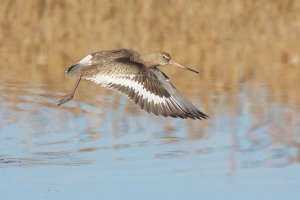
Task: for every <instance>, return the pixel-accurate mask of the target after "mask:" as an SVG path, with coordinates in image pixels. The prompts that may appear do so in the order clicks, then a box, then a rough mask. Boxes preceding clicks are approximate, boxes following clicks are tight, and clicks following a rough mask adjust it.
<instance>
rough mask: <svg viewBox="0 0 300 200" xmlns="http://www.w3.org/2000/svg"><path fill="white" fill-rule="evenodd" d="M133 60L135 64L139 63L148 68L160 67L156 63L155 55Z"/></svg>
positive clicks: (135, 57) (136, 57)
mask: <svg viewBox="0 0 300 200" xmlns="http://www.w3.org/2000/svg"><path fill="white" fill-rule="evenodd" d="M133 60H134V61H135V62H139V63H142V64H144V65H145V66H146V67H154V66H158V65H159V64H158V63H157V62H156V61H155V58H154V55H153V54H149V55H138V56H134V57H133Z"/></svg>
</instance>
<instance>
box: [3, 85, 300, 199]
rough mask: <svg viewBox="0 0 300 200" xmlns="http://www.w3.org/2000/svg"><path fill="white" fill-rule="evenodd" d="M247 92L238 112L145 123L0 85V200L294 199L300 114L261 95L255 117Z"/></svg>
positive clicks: (130, 109) (99, 101)
mask: <svg viewBox="0 0 300 200" xmlns="http://www.w3.org/2000/svg"><path fill="white" fill-rule="evenodd" d="M249 87H250V86H249V85H241V86H240V88H241V89H240V91H239V93H238V94H236V96H237V98H238V104H239V109H238V112H231V111H230V107H228V105H226V104H223V103H219V104H216V106H215V107H213V108H211V109H210V111H211V113H209V115H210V118H209V120H206V121H194V120H181V119H171V118H167V119H165V118H162V117H155V116H151V115H149V114H147V113H144V112H142V111H139V110H138V109H137V108H136V107H135V106H134V105H133V103H131V102H128V100H127V99H126V98H125V97H123V96H121V95H118V94H116V93H113V92H112V93H109V95H99V96H97V98H96V99H91V98H88V97H86V98H85V97H82V98H83V99H84V101H80V100H76V99H74V100H73V101H72V102H69V103H67V104H66V105H64V106H62V107H59V108H58V107H56V106H55V102H56V101H57V99H58V98H59V96H60V95H63V93H60V92H61V91H58V90H50V89H48V88H47V87H46V86H45V85H43V84H41V83H36V82H26V83H2V84H1V86H0V92H1V93H0V106H1V111H0V120H1V122H0V177H1V178H0V196H1V198H0V199H9V200H14V199H74V200H76V199H78V200H79V199H178V200H179V199H251V200H252V199H273V200H276V199H297V198H298V197H299V195H300V192H299V187H300V167H299V162H300V147H299V146H300V145H299V142H300V141H299V136H300V135H299V134H300V133H299V128H300V123H299V119H300V115H299V112H297V110H296V109H295V107H294V105H281V104H279V103H276V102H268V101H267V99H268V95H270V94H268V92H267V91H266V89H265V88H264V87H262V88H261V91H260V92H259V93H258V94H257V95H256V97H255V99H257V100H258V101H259V102H261V104H262V108H263V110H262V113H263V114H262V115H261V114H258V113H255V112H254V110H253V107H254V105H255V104H254V102H252V101H251V100H252V98H251V96H250V94H249V92H248V89H249ZM99 90H101V89H99ZM101 91H103V90H101ZM230 95H231V94H228V96H226V95H224V94H223V95H222V96H221V95H219V96H218V95H216V96H213V97H211V99H212V100H211V101H215V100H216V99H223V101H222V102H226V101H227V100H226V99H228V98H230ZM78 99H81V98H78ZM189 99H191V100H192V101H193V102H196V104H197V106H201V107H203V109H204V110H208V109H207V108H206V109H205V105H204V104H203V103H201V102H200V100H199V99H197V98H196V97H194V98H193V97H189ZM290 113H292V114H293V116H296V118H294V119H292V120H290V119H289V121H287V120H288V118H287V117H286V116H289V115H290ZM297 116H298V118H297Z"/></svg>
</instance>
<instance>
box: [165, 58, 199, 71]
mask: <svg viewBox="0 0 300 200" xmlns="http://www.w3.org/2000/svg"><path fill="white" fill-rule="evenodd" d="M169 64H170V65H175V66H177V67H181V68H183V69H186V70H189V71H192V72H195V73H199V72H197V71H196V70H193V69H191V68H189V67H186V66H183V65H181V64H179V63H177V62H175V61H173V60H170V62H169Z"/></svg>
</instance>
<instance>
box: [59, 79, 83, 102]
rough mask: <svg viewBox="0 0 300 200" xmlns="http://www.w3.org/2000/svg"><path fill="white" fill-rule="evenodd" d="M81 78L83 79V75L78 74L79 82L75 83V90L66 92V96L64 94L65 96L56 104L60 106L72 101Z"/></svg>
mask: <svg viewBox="0 0 300 200" xmlns="http://www.w3.org/2000/svg"><path fill="white" fill-rule="evenodd" d="M80 80H81V75H79V76H78V79H77V82H76V84H75V86H74V88H73V90H72V91H71V92H70V93H68V94H66V95H65V96H63V97H62V98H61V99H60V100H59V101H58V103H57V105H56V106H60V105H62V104H64V103H66V102H68V101H70V100H71V99H72V98H73V96H74V93H75V91H76V89H77V86H78V85H79V82H80Z"/></svg>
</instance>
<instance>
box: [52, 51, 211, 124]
mask: <svg viewBox="0 0 300 200" xmlns="http://www.w3.org/2000/svg"><path fill="white" fill-rule="evenodd" d="M164 65H174V66H177V67H181V68H184V69H186V70H190V71H192V72H195V73H199V72H197V71H195V70H193V69H191V68H188V67H186V66H183V65H181V64H178V63H176V62H175V61H173V60H172V59H171V56H170V54H168V53H166V52H159V53H153V54H149V55H141V54H140V53H138V52H136V51H134V50H131V49H119V50H109V51H98V52H95V53H91V54H89V55H87V56H86V57H84V58H83V59H82V60H81V61H79V62H78V63H77V64H75V65H73V66H71V67H69V68H68V69H67V71H66V77H70V76H72V75H73V74H78V79H77V82H76V84H75V86H74V88H73V90H72V91H71V92H70V93H68V94H66V95H65V96H63V97H62V98H61V99H60V100H59V101H58V103H57V106H60V105H62V104H64V103H66V102H68V101H70V100H71V99H72V98H73V96H74V93H75V91H76V89H77V87H78V85H79V83H80V81H81V79H85V80H90V81H93V82H94V83H96V84H99V85H101V86H102V87H107V88H111V89H114V90H117V91H119V92H121V93H123V94H125V95H126V96H128V98H129V99H131V100H132V101H133V102H134V103H135V104H136V105H137V106H139V107H140V108H141V109H142V110H145V111H147V112H148V113H152V114H155V115H157V116H164V117H174V118H178V117H179V118H192V119H206V118H208V116H207V115H206V114H204V113H203V112H201V111H200V110H198V109H197V108H196V107H195V106H194V105H193V104H192V103H191V102H190V101H189V100H187V99H186V98H185V97H184V96H183V95H181V94H180V93H179V92H178V90H177V89H176V88H175V87H174V86H173V84H172V83H171V82H170V80H169V78H168V76H167V75H166V74H165V73H163V72H162V71H161V70H159V69H158V67H159V66H164Z"/></svg>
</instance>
